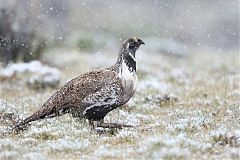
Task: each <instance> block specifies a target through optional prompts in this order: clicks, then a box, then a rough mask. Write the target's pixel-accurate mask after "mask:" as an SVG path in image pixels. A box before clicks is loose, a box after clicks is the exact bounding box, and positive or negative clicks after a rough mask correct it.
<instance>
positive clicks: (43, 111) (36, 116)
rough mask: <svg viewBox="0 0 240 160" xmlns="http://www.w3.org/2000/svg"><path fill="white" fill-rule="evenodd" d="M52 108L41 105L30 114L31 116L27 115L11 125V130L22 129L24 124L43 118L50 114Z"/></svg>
mask: <svg viewBox="0 0 240 160" xmlns="http://www.w3.org/2000/svg"><path fill="white" fill-rule="evenodd" d="M51 111H52V110H49V109H47V107H44V106H43V107H41V108H40V109H39V110H38V111H36V112H35V113H34V114H32V115H31V116H29V117H27V118H26V119H24V120H23V121H20V122H18V123H16V124H15V125H14V126H13V127H12V130H13V131H15V130H22V129H23V128H24V126H25V125H26V124H28V123H30V122H32V121H36V120H40V119H43V118H45V117H46V116H47V115H49V114H50V112H51Z"/></svg>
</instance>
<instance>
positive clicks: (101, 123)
mask: <svg viewBox="0 0 240 160" xmlns="http://www.w3.org/2000/svg"><path fill="white" fill-rule="evenodd" d="M97 127H102V128H124V127H133V126H132V125H126V124H118V123H105V122H104V121H103V119H102V120H100V121H98V123H97Z"/></svg>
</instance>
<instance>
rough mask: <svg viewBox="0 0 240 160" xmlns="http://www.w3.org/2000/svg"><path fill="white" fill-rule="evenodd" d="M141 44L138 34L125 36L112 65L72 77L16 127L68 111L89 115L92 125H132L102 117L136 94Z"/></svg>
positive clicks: (110, 126)
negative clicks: (106, 120)
mask: <svg viewBox="0 0 240 160" xmlns="http://www.w3.org/2000/svg"><path fill="white" fill-rule="evenodd" d="M142 44H144V42H143V41H142V40H141V39H138V38H129V39H126V40H125V41H124V42H123V44H122V46H121V48H120V51H119V54H118V59H117V62H116V63H115V64H114V65H113V66H111V67H108V68H104V69H99V70H94V71H90V72H88V73H85V74H82V75H80V76H78V77H76V78H74V79H72V80H71V81H69V82H68V83H67V84H65V85H64V86H63V87H62V88H61V89H59V90H58V91H56V92H55V93H54V94H53V95H52V96H51V97H50V98H49V99H48V100H47V101H46V102H45V103H44V104H43V106H42V107H41V108H39V109H38V110H37V111H36V112H35V113H34V114H32V115H31V116H30V117H28V118H26V119H25V120H23V121H22V122H20V123H18V124H16V125H15V126H14V127H13V129H21V128H22V127H23V126H24V125H26V124H27V123H29V122H32V121H36V120H40V119H43V118H50V117H55V116H61V115H63V114H66V113H72V114H73V115H75V116H78V117H80V118H87V119H88V120H89V123H90V124H91V125H93V127H106V128H122V127H130V126H129V125H123V124H117V123H104V121H103V119H104V117H105V116H106V114H107V113H108V112H110V111H112V110H113V109H115V108H117V107H119V106H121V105H123V104H126V103H127V102H128V101H129V100H130V98H131V97H132V96H133V94H134V91H135V89H136V82H137V75H136V59H135V53H136V51H137V49H138V48H139V46H140V45H142Z"/></svg>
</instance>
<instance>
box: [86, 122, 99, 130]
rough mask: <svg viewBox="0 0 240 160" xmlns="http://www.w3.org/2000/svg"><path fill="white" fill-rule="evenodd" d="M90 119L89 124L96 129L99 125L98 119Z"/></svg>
mask: <svg viewBox="0 0 240 160" xmlns="http://www.w3.org/2000/svg"><path fill="white" fill-rule="evenodd" d="M88 121H89V124H90V125H91V129H92V130H95V128H97V127H98V126H97V123H96V121H93V120H88Z"/></svg>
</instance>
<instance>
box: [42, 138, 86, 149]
mask: <svg viewBox="0 0 240 160" xmlns="http://www.w3.org/2000/svg"><path fill="white" fill-rule="evenodd" d="M90 144H91V143H90V141H89V140H87V139H86V140H83V139H74V140H71V139H58V140H56V141H47V142H46V144H45V145H47V147H49V148H50V149H52V150H56V151H64V150H74V151H75V150H77V151H79V150H82V149H85V148H87V147H89V146H90ZM44 147H46V146H44Z"/></svg>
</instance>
